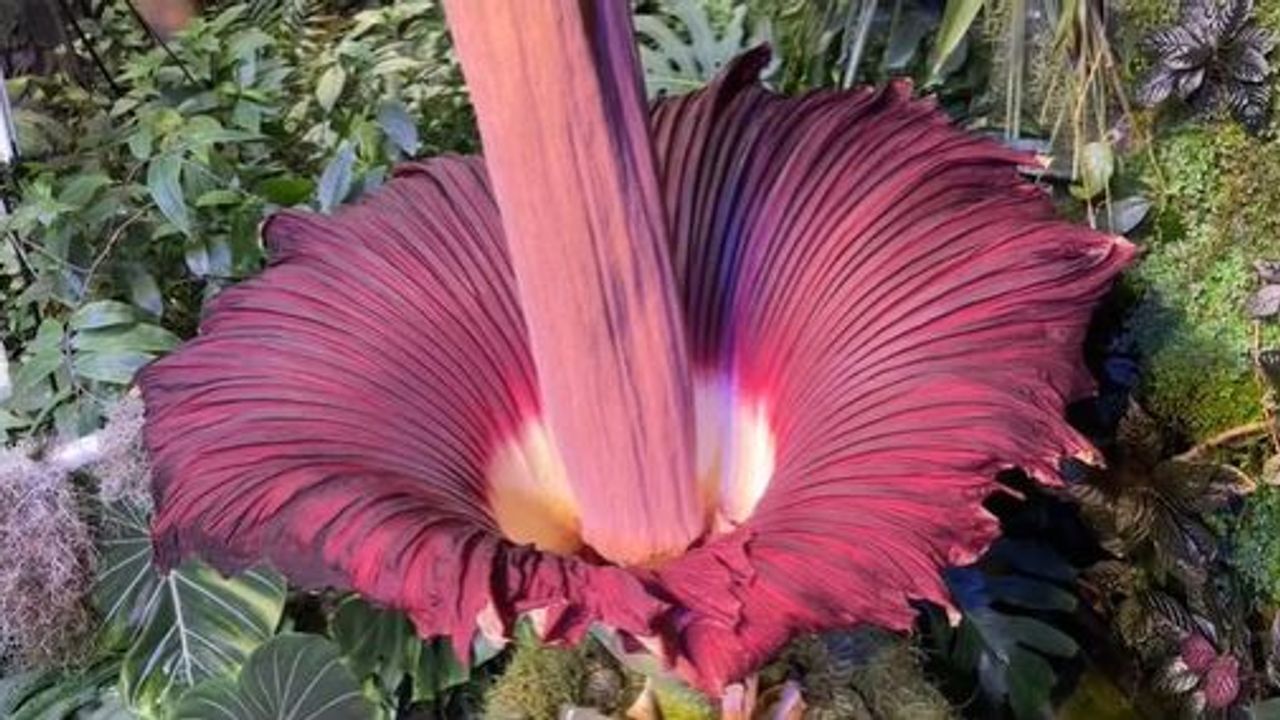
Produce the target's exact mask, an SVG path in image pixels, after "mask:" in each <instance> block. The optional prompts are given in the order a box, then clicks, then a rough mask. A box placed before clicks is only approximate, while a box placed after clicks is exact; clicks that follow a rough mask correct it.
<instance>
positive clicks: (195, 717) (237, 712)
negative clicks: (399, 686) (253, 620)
mask: <svg viewBox="0 0 1280 720" xmlns="http://www.w3.org/2000/svg"><path fill="white" fill-rule="evenodd" d="M171 717H172V718H173V719H174V720H228V719H231V720H279V719H280V718H300V719H301V718H306V719H307V720H360V719H361V718H373V717H375V714H374V709H373V707H371V706H370V704H369V703H368V701H366V700H365V698H364V696H363V695H362V694H361V691H360V684H359V683H358V682H356V678H355V677H354V676H353V675H352V674H351V671H350V670H349V669H347V667H346V666H345V665H344V664H343V663H342V660H341V658H339V657H338V650H337V648H336V647H335V646H334V645H333V643H331V642H329V641H328V640H325V639H324V638H322V637H320V636H317V635H303V634H300V633H286V634H283V635H280V636H278V637H275V638H272V639H271V640H270V641H269V642H267V643H266V644H264V645H262V646H261V647H259V648H258V649H257V650H254V651H253V654H252V655H250V656H249V659H248V661H247V662H246V663H245V664H244V667H243V668H242V669H241V670H240V674H239V677H238V678H237V679H236V680H231V679H229V678H218V679H214V680H211V681H207V682H204V683H201V684H200V685H198V686H196V687H195V688H194V689H192V690H190V691H188V692H187V693H186V694H185V695H183V696H182V700H181V702H179V703H178V706H177V707H176V708H175V709H174V712H173V714H172V715H171Z"/></svg>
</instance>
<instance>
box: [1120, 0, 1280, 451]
mask: <svg viewBox="0 0 1280 720" xmlns="http://www.w3.org/2000/svg"><path fill="white" fill-rule="evenodd" d="M1174 7H1176V5H1174V4H1172V3H1167V2H1165V1H1164V0H1127V2H1126V3H1125V10H1124V12H1125V15H1124V17H1125V22H1123V23H1122V24H1121V25H1122V27H1125V28H1128V29H1127V30H1125V31H1124V34H1125V35H1124V38H1123V41H1122V43H1121V46H1120V51H1121V53H1122V57H1124V58H1125V59H1126V60H1127V61H1129V62H1128V63H1127V65H1126V67H1128V68H1129V69H1130V71H1131V72H1130V73H1129V74H1130V75H1131V76H1134V77H1136V76H1138V75H1139V70H1140V68H1137V69H1135V66H1137V65H1140V64H1141V62H1142V61H1141V60H1140V58H1141V56H1142V51H1141V50H1140V49H1139V48H1138V42H1139V40H1140V39H1141V37H1143V36H1144V35H1145V34H1146V33H1147V32H1149V31H1150V30H1151V29H1153V28H1155V27H1158V26H1160V25H1163V24H1165V23H1167V22H1168V21H1169V20H1170V19H1171V15H1172V14H1173V10H1172V9H1173V8H1174ZM1259 17H1260V18H1261V19H1262V21H1263V22H1264V23H1266V24H1268V26H1269V27H1271V28H1272V29H1280V0H1268V1H1267V2H1263V3H1259ZM1139 119H1140V120H1141V121H1142V122H1147V121H1150V120H1151V118H1150V117H1149V116H1143V117H1140V118H1139ZM1156 120H1157V122H1156V123H1155V128H1156V131H1157V134H1156V136H1155V138H1154V141H1153V142H1152V144H1151V145H1150V146H1149V147H1143V148H1139V149H1138V150H1137V151H1136V152H1135V153H1134V156H1133V158H1132V160H1133V161H1134V165H1136V166H1137V168H1138V173H1139V174H1140V175H1141V176H1142V178H1143V180H1144V182H1145V184H1146V185H1147V187H1148V188H1149V192H1150V194H1151V196H1152V198H1153V199H1154V200H1155V201H1156V202H1157V205H1158V208H1159V209H1158V210H1157V212H1156V218H1155V222H1154V223H1153V228H1152V232H1150V233H1148V234H1147V236H1146V237H1144V238H1141V241H1142V243H1143V244H1144V246H1145V255H1144V257H1143V259H1142V261H1141V262H1140V263H1139V264H1138V266H1137V267H1136V268H1135V269H1134V270H1133V271H1131V272H1130V273H1129V276H1128V279H1127V282H1129V283H1130V284H1131V286H1132V288H1133V289H1134V290H1136V291H1137V294H1138V296H1139V297H1140V298H1141V299H1140V300H1139V302H1138V306H1137V308H1136V310H1135V312H1134V314H1133V316H1132V317H1131V318H1130V322H1129V325H1128V327H1129V330H1130V333H1129V335H1128V338H1127V339H1128V340H1129V341H1130V342H1131V344H1132V349H1134V350H1136V352H1137V354H1138V355H1139V356H1140V357H1141V358H1142V360H1143V364H1144V373H1143V381H1142V386H1141V388H1140V391H1141V396H1142V399H1143V401H1144V403H1145V404H1146V405H1147V406H1148V407H1149V408H1150V409H1151V410H1152V411H1153V412H1154V413H1156V414H1157V415H1158V416H1160V417H1161V418H1162V419H1163V420H1165V421H1166V422H1167V423H1168V424H1170V425H1171V426H1173V427H1175V428H1177V429H1179V430H1181V431H1183V432H1184V433H1186V434H1187V435H1189V436H1190V437H1192V438H1196V439H1201V438H1204V437H1207V436H1209V435H1212V434H1214V433H1217V432H1220V431H1222V430H1225V429H1227V428H1230V427H1232V426H1235V425H1239V424H1242V423H1246V422H1251V421H1254V420H1257V419H1259V418H1260V416H1261V412H1262V408H1261V392H1260V391H1259V388H1258V385H1257V382H1256V380H1255V378H1254V375H1253V370H1252V366H1251V359H1250V358H1251V354H1252V350H1253V346H1254V332H1255V329H1254V324H1253V322H1252V321H1251V320H1250V319H1249V318H1248V316H1247V314H1246V313H1245V309H1244V306H1245V303H1246V301H1247V300H1248V298H1249V296H1250V295H1251V294H1252V293H1253V292H1254V291H1255V290H1256V289H1257V279H1256V276H1255V273H1254V271H1253V269H1252V263H1253V261H1254V260H1256V259H1260V258H1268V259H1280V142H1277V141H1275V140H1261V139H1258V138H1255V137H1252V136H1250V135H1248V134H1247V133H1245V132H1244V130H1243V129H1241V128H1240V127H1239V125H1237V124H1236V123H1234V122H1229V121H1224V122H1216V123H1209V124H1197V123H1192V122H1190V121H1187V120H1185V119H1184V118H1182V117H1180V116H1179V113H1178V112H1177V111H1176V109H1175V110H1168V111H1162V112H1161V114H1160V116H1159V117H1158V118H1156ZM1274 127H1275V123H1274V122H1273V129H1274ZM1259 340H1260V343H1261V345H1262V346H1263V347H1270V346H1275V345H1276V344H1277V343H1278V342H1280V330H1278V329H1277V327H1276V326H1274V325H1267V326H1264V327H1263V328H1262V329H1261V335H1260V338H1259Z"/></svg>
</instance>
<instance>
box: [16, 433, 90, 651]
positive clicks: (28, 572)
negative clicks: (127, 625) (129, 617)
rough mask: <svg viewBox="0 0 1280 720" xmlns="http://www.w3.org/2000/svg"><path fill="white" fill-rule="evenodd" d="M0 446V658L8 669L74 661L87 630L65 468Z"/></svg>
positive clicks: (84, 546)
mask: <svg viewBox="0 0 1280 720" xmlns="http://www.w3.org/2000/svg"><path fill="white" fill-rule="evenodd" d="M30 453H31V448H30V447H27V446H19V447H13V448H3V449H0V658H3V664H6V665H11V666H13V667H14V668H33V667H48V666H60V665H66V664H69V663H72V662H74V661H76V660H77V659H79V657H80V655H81V654H82V653H83V652H84V650H85V649H86V645H87V643H83V642H81V641H82V640H83V638H84V637H85V635H86V633H87V632H88V631H89V629H90V628H91V619H92V618H91V614H90V611H89V608H88V604H87V602H86V600H87V596H88V592H89V590H90V588H91V586H92V582H93V569H94V553H93V542H92V539H91V535H90V531H89V528H88V526H87V525H86V524H85V522H84V520H83V519H82V518H81V514H80V508H79V504H78V502H77V497H76V495H77V493H76V490H75V488H74V486H73V485H72V483H71V480H70V478H69V476H68V475H67V474H66V472H65V471H63V470H62V469H60V468H58V467H56V466H55V465H53V464H52V463H43V462H38V461H35V460H33V459H32V458H31V455H30Z"/></svg>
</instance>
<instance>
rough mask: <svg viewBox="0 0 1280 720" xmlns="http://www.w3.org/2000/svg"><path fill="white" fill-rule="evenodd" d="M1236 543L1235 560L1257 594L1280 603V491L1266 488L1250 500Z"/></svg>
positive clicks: (1233, 556) (1241, 517) (1242, 518)
mask: <svg viewBox="0 0 1280 720" xmlns="http://www.w3.org/2000/svg"><path fill="white" fill-rule="evenodd" d="M1234 541H1235V552H1233V553H1232V558H1233V560H1234V562H1235V564H1236V568H1237V569H1238V570H1239V571H1240V573H1241V574H1242V575H1243V576H1244V578H1245V580H1246V581H1247V582H1248V583H1249V585H1250V587H1251V588H1252V589H1253V591H1254V593H1255V594H1256V595H1257V596H1258V597H1259V598H1260V599H1261V600H1263V601H1264V602H1266V601H1270V602H1280V488H1276V487H1273V486H1263V487H1262V488H1260V489H1259V490H1258V491H1257V492H1256V493H1254V494H1253V495H1251V496H1250V497H1249V499H1248V501H1247V502H1246V504H1245V510H1244V512H1243V513H1242V514H1241V515H1240V520H1239V523H1238V525H1237V527H1236V531H1235V533H1234Z"/></svg>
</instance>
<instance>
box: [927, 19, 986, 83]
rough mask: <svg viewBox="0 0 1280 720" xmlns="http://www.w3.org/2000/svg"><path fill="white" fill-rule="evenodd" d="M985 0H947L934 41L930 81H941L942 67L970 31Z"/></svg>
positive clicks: (930, 59)
mask: <svg viewBox="0 0 1280 720" xmlns="http://www.w3.org/2000/svg"><path fill="white" fill-rule="evenodd" d="M982 4H983V0H947V7H946V10H944V11H943V13H942V23H941V25H939V26H938V34H937V37H936V38H935V40H934V43H933V53H932V55H930V58H929V82H930V84H933V83H937V82H940V81H941V79H942V77H941V76H942V68H943V66H944V65H946V63H947V59H948V58H950V57H951V53H953V52H955V51H956V48H958V47H959V46H960V41H961V40H963V39H964V36H965V35H967V34H968V33H969V28H970V27H971V26H972V25H973V21H974V19H975V18H977V17H978V11H979V10H981V9H982Z"/></svg>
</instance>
